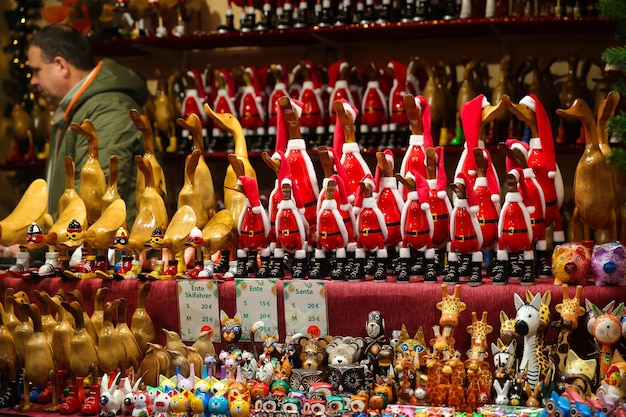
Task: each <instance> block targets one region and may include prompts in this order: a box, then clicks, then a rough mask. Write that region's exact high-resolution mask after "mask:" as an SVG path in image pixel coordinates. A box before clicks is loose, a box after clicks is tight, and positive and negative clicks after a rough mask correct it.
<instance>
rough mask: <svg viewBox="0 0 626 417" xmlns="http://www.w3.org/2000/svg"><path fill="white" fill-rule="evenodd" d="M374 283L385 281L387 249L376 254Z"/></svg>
mask: <svg viewBox="0 0 626 417" xmlns="http://www.w3.org/2000/svg"><path fill="white" fill-rule="evenodd" d="M374 281H376V282H385V281H387V249H382V250H380V251H378V253H377V254H376V271H374Z"/></svg>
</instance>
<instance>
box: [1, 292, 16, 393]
mask: <svg viewBox="0 0 626 417" xmlns="http://www.w3.org/2000/svg"><path fill="white" fill-rule="evenodd" d="M4 318H5V315H4V307H3V306H2V304H0V373H1V374H2V375H8V376H9V381H10V382H12V381H15V380H16V376H17V365H18V360H19V359H18V357H17V350H16V349H15V341H14V340H13V335H12V334H11V331H10V330H9V327H8V326H7V325H6V323H5V321H4Z"/></svg>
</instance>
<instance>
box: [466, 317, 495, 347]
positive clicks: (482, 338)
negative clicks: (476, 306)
mask: <svg viewBox="0 0 626 417" xmlns="http://www.w3.org/2000/svg"><path fill="white" fill-rule="evenodd" d="M492 331H493V327H492V326H491V325H490V324H488V323H487V312H486V311H483V315H482V317H481V319H480V320H478V317H477V314H476V312H475V311H472V324H470V325H469V326H467V332H468V333H469V334H470V337H471V341H472V345H478V346H480V347H482V348H483V350H487V335H488V334H489V333H491V332H492Z"/></svg>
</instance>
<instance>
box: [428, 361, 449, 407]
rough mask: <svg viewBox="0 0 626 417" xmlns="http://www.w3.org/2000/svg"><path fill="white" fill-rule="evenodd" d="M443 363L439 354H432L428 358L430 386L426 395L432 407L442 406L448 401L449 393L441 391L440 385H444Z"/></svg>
mask: <svg viewBox="0 0 626 417" xmlns="http://www.w3.org/2000/svg"><path fill="white" fill-rule="evenodd" d="M442 368H443V362H442V361H441V358H440V357H439V355H438V354H436V353H434V352H431V353H429V354H428V357H427V358H426V375H427V377H428V385H427V386H426V393H427V398H428V404H429V405H430V406H433V407H434V406H436V405H442V404H444V403H445V401H446V395H447V393H446V392H445V391H441V390H439V389H438V388H439V385H440V384H442V383H443V376H442V373H441V371H442Z"/></svg>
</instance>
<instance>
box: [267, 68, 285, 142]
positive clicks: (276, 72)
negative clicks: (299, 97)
mask: <svg viewBox="0 0 626 417" xmlns="http://www.w3.org/2000/svg"><path fill="white" fill-rule="evenodd" d="M269 72H270V73H271V77H272V78H273V79H274V87H273V88H272V92H271V93H270V96H269V100H268V103H267V115H268V117H267V125H268V126H267V133H268V135H269V136H270V138H271V139H275V137H276V131H277V127H276V126H277V124H278V110H277V109H278V100H279V99H280V98H281V97H285V96H287V97H288V96H289V92H288V91H287V83H286V82H285V80H286V79H287V78H288V76H289V74H288V73H287V69H286V68H285V66H284V65H283V64H272V65H270V67H269ZM282 150H283V151H284V150H285V149H284V148H283V149H282Z"/></svg>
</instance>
